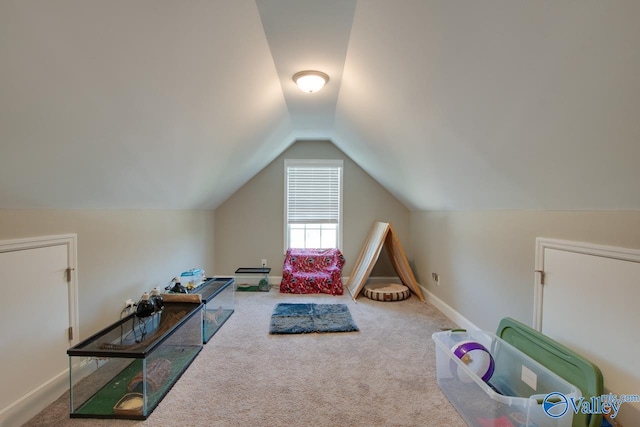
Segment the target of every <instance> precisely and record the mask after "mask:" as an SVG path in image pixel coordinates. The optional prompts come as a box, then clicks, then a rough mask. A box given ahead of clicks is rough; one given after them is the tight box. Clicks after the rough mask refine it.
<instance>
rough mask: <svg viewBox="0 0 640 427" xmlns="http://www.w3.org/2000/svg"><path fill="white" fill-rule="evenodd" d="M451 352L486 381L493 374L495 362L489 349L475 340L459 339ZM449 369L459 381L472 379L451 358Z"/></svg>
mask: <svg viewBox="0 0 640 427" xmlns="http://www.w3.org/2000/svg"><path fill="white" fill-rule="evenodd" d="M451 352H452V353H453V354H454V355H455V356H456V357H457V358H458V359H460V360H461V361H462V362H463V363H464V364H465V365H466V366H467V367H468V368H469V369H471V371H472V372H473V373H474V374H476V375H477V376H478V377H480V378H481V379H482V381H484V382H487V381H489V379H490V378H491V376H492V375H493V371H494V369H495V362H494V360H493V356H491V353H489V350H487V348H486V347H485V346H483V345H482V344H480V343H479V342H477V341H470V340H467V341H461V342H459V343H457V344H456V345H454V346H453V348H452V349H451ZM451 362H452V363H451V365H452V366H451V369H452V371H453V374H454V375H457V376H458V378H459V379H460V381H463V382H471V381H473V379H472V378H471V377H470V376H469V375H467V374H466V373H465V372H464V371H463V370H462V369H461V368H460V367H459V366H458V365H457V364H456V363H455V362H454V361H453V360H452V361H451Z"/></svg>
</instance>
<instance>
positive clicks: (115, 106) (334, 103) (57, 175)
mask: <svg viewBox="0 0 640 427" xmlns="http://www.w3.org/2000/svg"><path fill="white" fill-rule="evenodd" d="M639 19H640V2H638V1H636V0H610V1H607V2H603V1H601V0H584V1H571V0H562V1H557V0H537V1H531V2H513V1H510V0H483V1H475V2H453V1H449V0H422V1H421V0H403V1H390V0H322V1H320V0H208V1H207V0H201V1H188V2H185V1H178V0H138V1H134V2H132V1H130V0H109V1H105V0H89V1H87V0H51V1H22V0H0V58H1V60H0V150H1V151H0V208H3V209H11V208H27V209H28V208H151V209H165V208H174V209H202V208H215V207H217V206H218V205H220V203H222V202H223V201H224V200H225V199H226V198H227V197H229V196H230V195H231V194H233V193H234V192H235V191H236V190H237V189H239V188H240V187H241V186H242V185H244V183H246V182H247V181H248V180H249V179H251V177H253V176H254V175H255V174H256V173H257V172H259V171H260V170H261V169H262V168H263V167H265V166H266V165H267V164H268V163H269V162H271V161H272V160H273V159H274V158H275V157H277V156H278V155H279V154H280V153H281V152H282V151H283V150H285V149H286V148H287V147H288V146H289V145H290V144H292V143H293V142H294V141H296V140H298V139H329V140H331V141H333V143H334V144H336V145H337V146H338V147H339V148H340V149H341V150H343V151H344V152H345V153H346V154H347V155H349V156H350V157H351V158H352V159H353V160H354V161H356V162H357V163H358V164H359V165H360V166H361V167H362V168H363V169H364V170H366V171H367V172H368V173H369V174H371V175H372V176H373V177H374V178H375V179H376V180H378V182H380V183H381V184H382V185H383V186H385V187H386V188H387V189H388V190H389V191H391V192H392V193H393V194H395V195H396V197H398V199H399V200H401V201H402V202H403V203H405V205H406V206H407V207H409V208H410V209H421V210H430V209H449V210H468V209H479V210H485V209H572V210H573V209H575V210H580V209H595V210H600V209H640V191H639V190H638V187H639V184H640V167H638V166H637V163H638V159H640V83H639V80H638V76H640V49H638V48H637V46H638V43H639V42H640V26H639V25H637V22H638V20H639ZM303 69H319V70H321V71H324V72H326V73H327V74H329V76H330V79H331V80H330V82H329V84H328V85H327V86H326V87H325V88H324V89H323V90H322V91H320V92H318V93H315V94H311V95H309V94H304V93H302V92H300V91H298V90H297V89H296V87H295V85H294V83H293V81H292V79H291V77H292V75H293V74H294V73H295V72H297V71H300V70H303Z"/></svg>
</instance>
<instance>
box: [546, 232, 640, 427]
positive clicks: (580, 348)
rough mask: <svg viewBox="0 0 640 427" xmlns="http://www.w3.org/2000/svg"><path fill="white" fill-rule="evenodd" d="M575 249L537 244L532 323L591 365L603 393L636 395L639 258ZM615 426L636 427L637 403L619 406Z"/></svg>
mask: <svg viewBox="0 0 640 427" xmlns="http://www.w3.org/2000/svg"><path fill="white" fill-rule="evenodd" d="M580 245H583V244H578V246H576V245H575V244H574V243H571V244H567V245H566V247H564V246H563V245H562V244H559V245H558V244H556V242H553V241H551V242H546V244H545V242H543V243H542V245H540V242H539V248H538V249H539V250H538V259H537V261H536V262H537V267H536V268H537V269H538V270H542V271H544V285H540V284H539V283H538V284H537V287H538V288H540V292H539V294H538V298H537V299H538V302H539V303H541V304H540V306H539V307H536V310H534V311H535V313H537V318H535V319H534V323H535V324H536V326H537V327H538V329H539V330H540V331H541V332H542V333H543V334H545V335H547V336H549V337H550V338H552V339H554V340H556V341H558V342H560V343H562V344H564V345H566V346H567V347H569V348H571V349H572V350H574V351H576V352H577V353H579V354H581V355H582V356H584V357H585V358H587V359H588V360H590V361H591V362H593V363H595V364H596V365H597V366H598V367H599V368H600V370H601V371H602V374H603V377H604V386H605V392H612V393H614V394H617V395H618V396H619V395H621V394H628V395H634V394H640V362H639V359H638V357H639V356H640V310H639V309H638V303H639V302H640V262H638V261H640V258H638V261H636V260H635V259H636V257H639V256H640V253H638V252H637V251H633V250H625V249H621V248H611V247H603V246H593V245H584V246H580ZM625 251H628V252H625ZM540 293H541V294H542V295H540ZM616 420H617V421H619V422H620V423H621V424H622V425H624V426H627V425H629V426H632V425H636V424H635V423H636V422H638V420H640V403H624V404H622V406H621V408H620V413H619V414H618V417H617V419H616Z"/></svg>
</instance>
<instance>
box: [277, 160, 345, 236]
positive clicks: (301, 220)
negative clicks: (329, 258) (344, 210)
mask: <svg viewBox="0 0 640 427" xmlns="http://www.w3.org/2000/svg"><path fill="white" fill-rule="evenodd" d="M286 175H287V176H286V187H287V188H286V199H287V200H286V208H287V223H289V224H305V223H306V224H308V223H314V224H338V223H339V222H340V203H341V182H342V177H341V175H342V161H313V162H304V161H289V162H288V163H287V165H286Z"/></svg>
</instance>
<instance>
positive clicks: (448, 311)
mask: <svg viewBox="0 0 640 427" xmlns="http://www.w3.org/2000/svg"><path fill="white" fill-rule="evenodd" d="M420 290H422V293H423V294H424V295H425V299H426V300H427V302H429V303H430V304H431V305H433V306H434V307H435V308H437V309H438V310H440V312H442V314H444V315H445V316H447V317H448V318H449V319H450V320H451V321H452V322H453V323H455V324H456V325H458V326H459V327H460V328H463V329H467V330H471V331H478V330H480V328H479V327H477V326H476V325H474V324H473V323H472V322H471V321H470V320H469V319H467V318H466V317H464V316H463V315H462V314H460V313H458V312H457V311H456V310H454V309H453V307H451V306H450V305H449V304H447V303H446V302H444V301H442V300H441V299H440V298H438V297H437V296H435V295H434V294H433V293H432V292H429V291H428V290H427V289H426V288H424V287H423V286H422V285H420Z"/></svg>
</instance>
